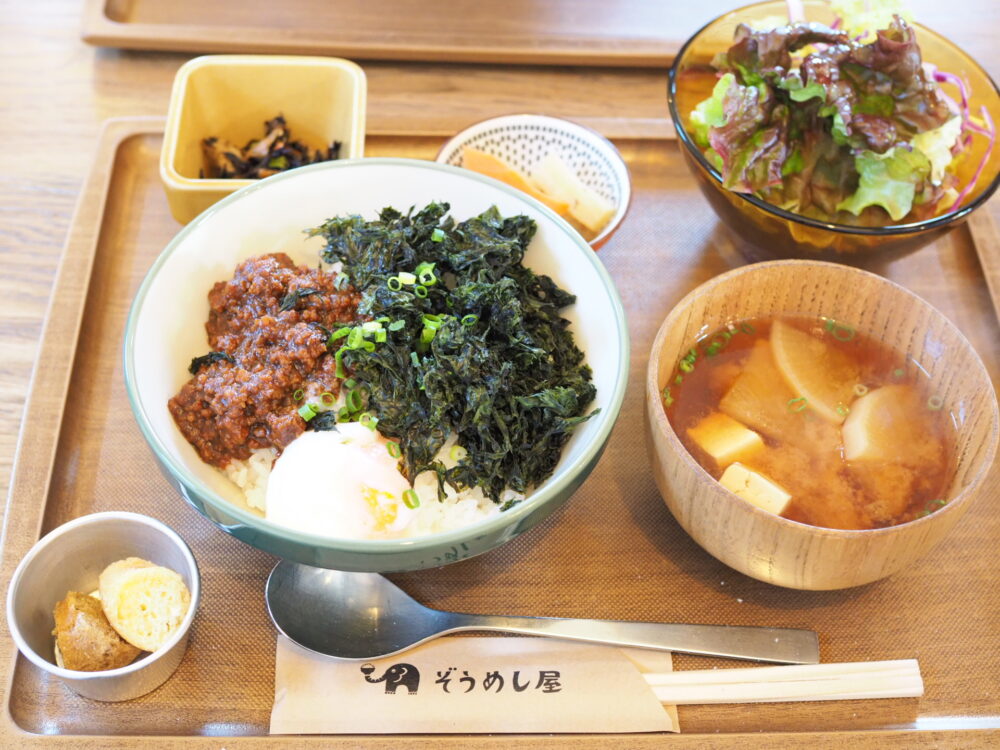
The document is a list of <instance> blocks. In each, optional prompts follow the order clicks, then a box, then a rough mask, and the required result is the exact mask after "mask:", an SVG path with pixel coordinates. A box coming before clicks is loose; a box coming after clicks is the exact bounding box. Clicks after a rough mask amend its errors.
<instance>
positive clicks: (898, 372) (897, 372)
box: [892, 367, 905, 378]
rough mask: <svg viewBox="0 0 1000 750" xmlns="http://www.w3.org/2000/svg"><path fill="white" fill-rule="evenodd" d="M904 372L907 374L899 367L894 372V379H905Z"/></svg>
mask: <svg viewBox="0 0 1000 750" xmlns="http://www.w3.org/2000/svg"><path fill="white" fill-rule="evenodd" d="M904 372H905V370H903V368H902V367H897V368H896V369H895V370H893V371H892V376H893V377H894V378H901V377H903V373H904Z"/></svg>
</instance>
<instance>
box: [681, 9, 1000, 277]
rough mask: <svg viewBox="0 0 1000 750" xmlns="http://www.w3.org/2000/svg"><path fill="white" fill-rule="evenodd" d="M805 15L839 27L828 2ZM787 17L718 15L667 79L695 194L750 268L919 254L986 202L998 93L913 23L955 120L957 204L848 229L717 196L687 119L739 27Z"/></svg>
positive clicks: (950, 201) (999, 177)
mask: <svg viewBox="0 0 1000 750" xmlns="http://www.w3.org/2000/svg"><path fill="white" fill-rule="evenodd" d="M803 12H804V18H803V20H805V21H809V22H818V23H821V24H824V25H831V24H834V25H836V24H837V23H838V21H837V19H836V17H835V15H834V12H833V10H832V9H831V8H830V6H829V4H828V3H826V2H819V1H818V0H807V2H805V3H803ZM787 14H788V6H786V4H785V3H784V2H780V1H771V2H762V3H758V4H755V5H749V6H746V7H743V8H739V9H736V10H733V11H730V12H729V13H726V14H724V15H722V16H719V17H718V18H716V19H715V20H713V21H711V22H709V23H708V24H707V25H705V26H704V27H703V28H702V29H700V30H699V31H697V32H696V33H695V34H694V35H693V36H692V37H691V38H690V39H689V40H688V41H687V43H686V44H685V45H684V46H683V47H682V49H681V51H680V52H679V53H678V55H677V57H676V59H675V61H674V64H673V67H672V68H671V69H670V74H669V82H668V89H667V100H668V106H669V109H670V116H671V118H672V119H673V122H674V125H675V128H676V131H677V137H678V139H679V141H680V144H681V153H682V154H683V156H684V159H685V161H686V163H687V165H688V167H689V169H690V171H691V173H692V175H693V176H694V177H695V179H696V180H697V182H698V186H699V188H700V190H701V192H702V193H703V194H704V196H705V197H706V199H707V200H708V202H709V204H710V205H711V206H712V208H713V209H714V210H715V212H716V213H717V214H718V216H719V218H720V219H721V220H722V221H723V223H724V224H725V225H726V226H727V227H728V228H729V229H730V230H731V232H732V234H733V235H735V239H736V245H737V247H738V248H739V249H740V251H741V252H742V253H743V254H744V255H745V256H746V257H747V258H748V259H749V260H769V259H780V258H811V259H818V260H833V261H838V262H842V263H863V262H864V261H866V260H868V259H872V258H877V259H879V260H884V259H888V258H890V257H896V256H899V255H902V254H905V253H908V252H912V251H914V250H917V249H919V248H920V247H922V246H924V245H926V244H927V243H929V242H931V241H932V240H934V239H935V238H936V237H939V236H940V235H941V234H943V233H945V232H947V231H948V230H950V229H951V228H952V227H954V226H956V225H957V224H959V223H960V222H962V221H963V220H964V219H965V218H966V217H967V216H968V215H969V214H970V213H972V212H973V211H975V210H976V209H978V208H979V207H980V206H982V205H983V204H984V203H986V201H987V200H988V199H989V198H990V196H991V195H992V194H993V193H994V191H995V190H996V189H997V186H998V184H1000V149H997V148H995V146H994V140H995V133H996V130H995V123H996V122H997V120H998V118H1000V92H998V89H997V86H996V84H995V83H994V82H993V81H992V80H991V79H990V76H989V75H988V74H987V73H986V71H984V70H983V68H982V67H980V66H979V65H978V64H977V63H976V62H975V61H974V60H972V59H971V58H970V57H969V56H968V55H966V54H965V53H964V52H962V50H961V49H959V48H958V47H957V46H955V45H954V44H952V43H951V42H949V41H948V40H947V39H945V38H944V37H942V36H940V35H939V34H936V33H935V32H933V31H931V30H930V29H927V28H925V27H923V26H920V25H919V24H917V23H912V24H910V25H911V27H912V28H913V29H914V30H915V32H916V41H917V44H918V45H919V47H920V51H921V53H922V56H923V61H924V64H925V67H926V66H928V65H929V66H932V67H931V68H930V69H931V70H933V71H934V73H933V75H934V77H935V79H936V80H937V81H938V82H939V83H942V86H941V88H942V91H943V92H944V93H945V94H946V95H947V96H948V97H950V98H951V99H952V100H953V101H954V102H955V107H956V108H957V109H958V110H960V112H961V113H962V116H963V130H962V135H961V141H962V142H963V143H964V145H963V146H962V148H961V149H960V150H959V151H958V153H957V155H956V156H955V157H954V160H953V162H952V163H951V165H949V170H951V171H953V172H954V174H955V176H956V178H957V186H958V191H959V195H957V196H954V197H952V198H948V197H945V198H942V199H941V201H940V202H939V207H938V209H937V210H936V211H935V213H934V214H933V215H932V216H930V217H927V218H924V219H922V220H920V221H909V220H908V219H906V217H904V218H903V219H902V220H901V223H889V224H886V225H878V226H856V225H851V224H846V223H837V222H836V221H833V220H827V219H820V218H813V217H809V216H805V215H802V214H800V213H796V212H794V211H792V210H786V209H785V208H782V207H780V206H777V205H774V204H772V203H769V202H767V201H765V200H763V199H762V198H760V197H758V196H757V195H755V194H751V193H749V192H736V191H734V190H730V189H727V188H726V187H724V185H723V176H722V174H721V172H720V170H719V168H718V167H717V166H716V164H715V163H713V161H712V160H711V159H710V158H709V157H708V156H706V153H705V152H704V151H703V148H702V146H701V145H699V143H698V142H697V137H696V135H697V133H696V131H697V128H696V124H695V122H694V121H693V120H692V115H693V113H694V111H695V108H696V107H697V106H698V105H699V104H700V103H701V102H703V101H705V100H706V99H708V98H709V97H711V96H712V95H713V88H714V86H715V84H716V82H717V80H718V75H717V74H716V71H715V69H714V68H713V67H712V61H713V58H714V57H715V56H716V55H717V54H718V53H722V52H725V51H726V50H728V49H729V48H730V46H731V45H732V44H733V34H734V31H735V30H736V28H737V26H739V25H740V24H748V25H749V26H751V27H752V28H755V29H764V28H770V27H775V26H781V25H784V24H787V23H788V15H787ZM793 106H796V104H795V102H793ZM970 117H971V118H972V119H971V120H970ZM956 198H957V200H956ZM841 213H843V212H841ZM834 218H836V217H834ZM886 218H888V216H886Z"/></svg>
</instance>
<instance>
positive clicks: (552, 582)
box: [0, 119, 1000, 750]
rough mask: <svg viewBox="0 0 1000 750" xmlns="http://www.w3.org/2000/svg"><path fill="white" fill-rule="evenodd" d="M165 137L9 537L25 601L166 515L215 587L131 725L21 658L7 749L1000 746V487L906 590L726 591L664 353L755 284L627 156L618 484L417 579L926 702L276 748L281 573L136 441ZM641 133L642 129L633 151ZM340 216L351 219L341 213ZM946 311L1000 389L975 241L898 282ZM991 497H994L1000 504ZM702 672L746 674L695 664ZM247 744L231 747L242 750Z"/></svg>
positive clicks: (116, 214)
mask: <svg viewBox="0 0 1000 750" xmlns="http://www.w3.org/2000/svg"><path fill="white" fill-rule="evenodd" d="M162 125H163V123H162V121H161V120H150V119H146V120H118V121H111V122H109V123H108V125H107V127H106V128H105V130H104V132H103V135H102V138H101V144H100V150H99V154H98V159H97V162H96V165H95V167H94V169H93V172H92V174H91V176H90V178H89V180H88V182H87V184H86V185H85V187H84V190H83V193H82V195H81V198H80V203H79V206H78V209H77V213H76V216H75V218H74V221H73V223H72V227H71V230H70V234H69V239H68V241H67V245H66V249H65V253H64V256H63V260H62V266H61V269H60V272H59V276H58V279H57V282H56V286H55V291H54V294H53V297H52V303H51V308H50V311H49V316H48V320H47V324H46V328H45V333H44V336H43V340H42V344H41V348H40V354H39V359H38V366H37V368H36V373H35V377H34V381H33V385H32V391H31V394H30V398H29V400H28V407H27V411H26V414H27V418H26V420H25V424H24V427H23V430H22V434H21V440H20V445H19V450H18V455H17V458H16V464H15V470H14V476H13V480H12V485H11V494H10V497H9V500H8V507H7V515H6V538H5V543H4V548H3V558H2V569H3V581H4V586H5V587H6V583H7V582H8V581H9V579H10V574H11V572H12V571H13V569H14V567H15V566H16V564H17V562H18V561H19V560H20V559H21V557H22V556H23V555H24V554H25V552H26V551H27V550H28V548H29V547H30V546H31V545H32V544H33V543H34V541H35V540H37V539H38V537H39V535H40V534H42V533H45V532H47V531H49V530H51V529H52V528H54V527H56V526H58V525H60V524H62V523H64V522H66V521H68V520H70V519H72V518H75V517H77V516H79V515H81V514H84V513H89V512H94V511H101V510H110V509H120V510H133V511H138V512H142V513H147V514H149V515H152V516H154V517H156V518H159V519H161V520H163V521H164V522H166V523H168V524H169V525H171V526H172V527H173V528H175V529H176V530H177V531H178V532H179V533H180V534H181V535H182V536H183V537H184V538H185V539H186V540H187V542H188V543H189V544H190V545H191V547H192V549H193V550H194V553H195V556H196V557H197V559H198V563H199V565H200V567H201V571H202V576H203V581H202V582H203V598H202V607H201V610H200V612H199V616H198V618H197V619H196V621H195V624H194V629H193V631H192V638H191V646H190V649H189V650H188V653H187V655H186V657H185V659H184V661H183V663H182V664H181V666H180V669H179V670H178V672H177V673H176V674H175V675H174V677H173V678H172V679H171V680H169V681H168V682H167V683H166V684H165V685H164V686H163V687H161V688H160V689H158V690H156V691H154V692H153V693H151V694H149V695H147V696H144V697H142V698H140V699H138V700H135V701H131V702H128V703H124V704H101V703H95V702H91V701H87V700H84V699H81V698H78V697H76V696H75V695H73V694H71V693H70V692H69V691H68V690H66V689H65V688H64V687H63V686H62V684H61V683H59V682H58V681H57V680H50V679H48V678H46V676H45V675H43V674H42V673H41V672H40V671H39V670H38V669H36V668H35V667H34V666H32V665H31V664H30V663H29V662H27V661H26V660H25V659H24V658H23V657H21V656H19V655H18V654H17V652H16V651H15V650H14V648H13V645H12V644H11V643H10V641H9V640H8V641H7V643H8V648H7V649H5V650H4V651H3V652H2V653H0V678H2V682H0V684H4V685H6V687H7V691H6V700H7V711H6V712H5V714H4V718H3V720H2V722H0V746H2V747H8V746H13V745H15V744H16V745H18V746H31V745H33V744H35V743H44V744H45V745H50V744H51V745H54V744H60V743H62V744H64V745H66V746H67V747H73V748H96V747H102V748H103V747H121V748H124V747H134V746H136V744H140V743H139V742H138V739H139V738H140V737H142V738H143V741H142V743H141V744H142V745H143V746H144V747H145V746H150V747H162V748H167V747H178V748H179V747H184V748H187V747H192V746H194V747H206V748H207V747H213V748H218V747H220V746H225V747H227V748H234V747H237V748H238V747H243V746H248V745H256V746H258V747H267V748H272V747H288V748H292V747H296V748H297V747H302V746H317V747H318V746H322V747H345V748H346V747H366V748H386V749H388V748H394V749H395V748H417V747H420V748H432V747H442V746H447V747H472V748H500V747H509V746H511V744H512V743H513V744H515V745H517V746H519V747H520V746H529V745H531V746H536V745H537V746H539V747H546V748H551V747H563V746H567V747H568V746H570V745H572V746H574V747H583V748H620V749H622V750H624V749H625V748H629V749H630V750H631V749H632V748H652V747H659V746H661V745H666V744H670V745H671V746H674V747H678V748H698V749H699V750H705V749H706V748H707V749H709V750H711V749H712V748H728V749H730V750H731V749H734V748H760V747H765V746H766V747H769V748H810V749H813V748H819V747H830V748H833V747H838V748H839V747H842V746H844V745H845V744H848V743H849V744H850V746H851V747H855V748H913V747H920V746H933V747H938V748H969V747H985V746H988V745H996V743H1000V651H998V650H997V648H996V645H997V627H998V623H1000V587H998V586H997V583H998V572H997V566H996V549H997V544H998V540H1000V514H998V513H997V507H996V501H997V499H998V497H1000V493H998V485H1000V482H998V479H1000V477H998V472H997V471H996V470H995V469H994V472H993V475H992V476H991V478H990V482H991V490H987V492H986V493H985V496H984V497H983V498H982V501H981V502H980V503H979V504H978V505H977V506H976V507H973V508H972V509H971V510H970V511H969V513H968V514H967V516H966V517H965V518H964V519H963V520H962V521H961V522H960V524H959V525H958V527H957V528H956V529H955V531H954V532H953V534H952V535H951V536H950V537H949V538H948V539H947V540H946V541H945V542H944V543H943V544H942V545H941V546H940V547H938V548H937V549H936V550H934V551H933V552H932V553H931V554H930V555H929V556H927V557H926V558H925V559H924V560H923V561H922V562H920V563H919V564H917V565H915V566H913V568H912V569H910V570H907V571H905V572H903V573H900V574H899V575H897V576H895V577H894V578H892V579H890V580H887V581H882V582H879V583H876V584H872V585H870V586H866V587H863V588H859V589H856V590H850V591H840V592H823V593H815V592H813V593H810V592H796V591H790V590H784V589H779V588H775V587H772V586H768V585H766V584H763V583H760V582H757V581H754V580H752V579H749V578H746V577H744V576H742V575H739V574H737V573H735V572H734V571H732V570H730V569H728V568H726V567H725V566H723V565H722V564H721V563H719V562H717V561H716V560H714V559H713V558H711V557H710V556H709V555H708V554H706V553H704V552H703V551H702V550H701V549H700V548H698V547H697V546H696V545H695V544H694V543H693V542H692V541H691V540H690V539H689V538H688V537H687V536H686V535H685V534H684V532H683V531H682V530H681V529H680V528H679V526H677V524H676V523H675V522H674V521H673V519H672V518H671V516H670V515H669V513H668V512H667V510H666V508H665V507H664V505H663V503H662V502H661V500H660V498H659V496H658V494H657V492H656V488H655V486H654V485H653V481H652V478H651V476H650V474H649V471H648V468H647V464H646V461H647V459H646V450H645V437H644V432H643V424H642V411H643V398H644V395H643V388H642V383H643V373H644V370H645V366H646V352H647V350H648V347H649V345H650V342H651V340H652V338H653V334H654V333H655V330H656V328H657V326H658V325H659V323H660V321H661V320H662V319H663V317H664V316H665V315H666V313H667V311H668V310H669V309H670V308H671V307H672V306H673V304H674V303H675V302H676V301H677V300H678V299H679V298H680V297H681V296H682V295H683V294H684V293H685V292H686V291H688V290H689V289H690V288H691V287H692V286H694V285H695V284H698V283H700V282H702V281H704V280H706V279H708V278H710V277H711V276H713V275H715V274H717V273H719V272H721V271H724V270H726V269H728V268H730V267H732V266H735V265H738V264H739V263H740V262H741V261H740V260H739V258H738V257H737V256H736V254H735V253H734V251H733V249H732V247H731V246H730V244H729V241H728V236H727V235H726V233H725V231H724V230H723V229H722V228H721V227H720V226H719V225H718V223H717V221H716V219H715V216H714V215H713V214H712V212H711V210H710V209H709V207H708V205H707V204H706V203H705V201H704V200H703V198H702V197H701V195H700V194H699V193H698V192H697V190H696V189H695V186H694V183H693V181H692V180H691V179H690V178H689V176H688V174H687V171H686V169H685V167H684V165H683V164H682V161H681V157H680V154H679V153H678V152H677V150H676V146H675V144H674V143H672V142H670V141H665V140H662V139H655V138H654V139H633V140H627V139H619V140H618V146H619V147H620V149H621V150H622V153H623V155H624V157H625V158H626V160H627V161H628V163H629V166H630V169H631V171H632V178H633V181H634V197H633V206H632V210H631V213H630V214H629V217H628V219H627V220H626V222H625V224H624V225H623V226H622V228H621V230H620V231H619V232H618V234H617V235H616V236H615V238H614V239H613V240H612V242H611V243H609V244H608V245H607V246H606V247H605V248H604V249H603V250H602V251H601V254H600V257H601V259H602V260H603V261H604V262H605V264H606V265H607V266H608V268H609V270H610V272H611V274H612V276H613V277H614V278H615V280H616V283H617V284H618V285H619V288H620V290H621V291H622V296H623V298H624V300H625V304H626V308H627V314H628V319H629V325H630V332H631V336H632V351H633V356H632V363H631V375H630V380H631V382H630V388H629V391H628V394H627V396H626V401H625V405H624V407H623V409H622V413H621V417H620V419H619V421H618V424H617V426H616V428H615V431H614V434H613V436H612V439H611V441H610V443H609V445H608V448H607V451H606V453H605V455H604V458H603V459H602V461H601V463H600V464H599V466H598V467H597V469H596V470H595V471H594V473H593V475H592V476H591V478H590V479H589V480H588V481H587V483H586V484H585V485H584V486H583V488H582V489H581V490H580V491H579V492H578V493H577V495H576V496H575V497H574V498H573V499H572V500H571V501H570V502H569V503H568V504H567V506H566V507H565V508H564V509H563V510H561V511H560V512H558V513H557V514H556V515H555V516H554V517H553V518H552V519H550V520H549V521H547V522H546V523H544V524H543V525H541V526H539V527H538V528H536V529H534V530H532V531H531V532H528V533H526V534H524V535H523V536H521V537H519V538H517V539H516V540H514V541H513V542H511V543H510V544H508V545H506V546H504V547H502V548H500V549H497V550H494V551H493V552H491V553H489V554H486V555H482V556H480V557H478V558H474V559H472V560H467V561H464V562H461V563H456V564H454V565H449V566H446V567H444V568H440V569H437V570H428V571H422V572H418V573H411V574H406V575H399V576H394V578H395V579H397V580H398V581H399V582H400V583H402V584H403V585H404V586H405V588H406V589H407V590H409V591H410V592H411V593H412V594H413V595H414V596H415V597H416V598H417V599H418V600H420V601H423V602H426V603H427V604H429V605H431V606H436V607H442V608H446V609H454V610H459V611H463V610H464V611H471V612H476V611H482V612H509V613H512V614H537V615H566V616H579V617H605V618H621V619H635V620H665V621H671V620H675V621H681V622H683V621H687V622H714V623H729V624H734V625H744V624H745V625H776V626H787V627H808V628H813V629H816V630H817V631H818V632H819V634H820V642H821V648H822V657H823V660H824V661H855V660H866V659H899V658H910V657H917V658H919V660H920V664H921V667H922V670H923V675H924V679H925V681H926V687H927V692H926V694H925V695H924V697H923V698H921V699H906V700H882V701H848V702H838V703H793V704H784V705H778V704H775V705H759V706H690V707H682V708H681V709H680V718H681V728H682V731H683V732H684V734H682V735H679V736H670V737H662V736H652V735H626V736H607V735H601V736H578V737H573V738H560V737H552V736H538V737H524V738H510V737H447V736H433V737H383V738H379V737H365V738H357V737H354V738H345V737H312V738H300V737H293V738H276V737H267V736H264V735H266V732H267V726H268V717H269V712H270V707H271V703H272V699H273V669H274V630H273V628H272V626H271V624H270V622H269V621H268V619H267V614H266V612H265V608H264V597H263V587H264V580H265V577H266V576H267V573H268V571H269V570H270V568H271V566H272V565H273V563H274V562H275V561H274V559H273V558H272V557H270V556H268V555H266V554H264V553H262V552H259V551H257V550H255V549H252V548H250V547H248V546H246V545H244V544H242V543H240V542H238V541H236V540H235V539H233V538H231V537H229V536H227V535H225V534H223V533H222V532H220V531H219V530H218V529H216V528H215V527H214V526H213V525H212V524H211V523H210V522H209V521H207V520H206V519H204V518H202V517H201V516H200V515H198V514H197V513H196V512H195V511H194V510H192V509H191V508H190V507H188V506H187V505H186V504H185V503H184V502H183V501H182V500H181V499H180V497H178V496H177V495H176V493H175V492H174V491H173V490H172V489H171V488H170V487H168V485H167V484H166V482H165V480H164V479H163V478H162V477H161V476H160V475H159V473H158V471H157V470H156V467H155V465H154V462H153V458H152V455H151V454H150V452H149V449H148V448H147V447H146V445H145V443H144V442H143V441H142V439H141V437H140V435H139V431H138V429H137V427H136V425H135V423H134V421H133V418H132V415H131V412H130V411H129V407H128V404H127V401H126V397H125V391H124V385H123V382H122V373H121V360H120V348H121V337H122V332H123V327H124V321H125V316H126V313H127V310H128V305H129V303H130V301H131V299H132V296H133V294H134V292H135V290H136V288H137V287H138V285H139V283H140V281H141V279H142V277H143V275H144V274H145V272H146V270H147V269H148V267H149V266H150V264H151V263H152V261H153V259H154V258H155V257H156V255H157V254H158V253H159V251H160V250H161V249H162V248H163V247H164V245H165V244H166V243H167V242H168V241H169V239H170V238H171V237H172V236H173V235H174V234H175V233H176V232H177V230H178V229H179V228H180V227H179V225H178V224H176V223H175V222H174V221H173V219H171V218H170V214H169V212H168V210H167V204H166V200H165V197H164V194H163V190H162V188H161V186H160V183H159V179H158V177H157V169H156V166H157V159H158V154H159V149H160V144H161V132H162ZM626 130H627V129H626ZM441 142H442V138H440V137H427V136H421V137H414V136H388V135H386V136H372V137H371V138H370V139H369V142H368V153H369V155H372V156H375V155H409V156H417V157H424V158H432V157H433V155H434V154H435V153H436V151H437V148H438V146H439V145H440V143H441ZM335 211H336V207H331V213H334V212H335ZM881 270H882V272H884V273H886V274H887V275H888V276H889V277H890V278H893V279H895V280H896V281H899V282H902V283H904V284H906V285H907V286H909V287H910V288H912V289H913V290H914V291H916V292H917V293H918V294H920V295H922V296H923V297H925V298H926V299H928V300H930V301H931V302H932V303H933V304H935V305H937V306H938V307H939V308H940V309H941V310H942V311H943V312H944V313H945V314H947V315H948V316H949V317H950V318H951V319H952V320H953V321H954V322H955V323H956V324H957V325H958V326H959V327H960V328H961V329H962V330H963V331H964V332H965V333H966V334H967V335H968V336H969V338H970V339H971V340H972V343H973V344H974V345H975V346H976V347H977V348H978V350H979V352H980V353H981V355H982V356H983V359H984V360H985V362H986V365H987V368H988V369H989V371H990V375H991V377H992V378H993V381H994V383H997V382H998V379H1000V329H998V326H997V320H996V318H995V317H994V316H993V314H992V311H991V309H990V300H989V295H988V292H987V289H986V285H985V283H984V280H983V277H982V273H981V269H980V266H979V264H978V261H977V259H976V254H975V250H974V247H973V242H972V240H971V237H970V234H969V232H968V231H967V230H966V229H958V230H956V231H954V232H952V233H951V234H949V235H947V236H946V237H945V238H943V239H941V240H939V241H938V242H937V243H936V244H935V245H933V246H931V247H928V248H927V249H925V250H923V251H921V252H919V253H917V254H915V255H912V256H910V257H908V258H905V259H902V260H899V261H896V262H894V263H891V264H889V265H888V266H887V267H885V268H883V269H881ZM991 495H992V496H991ZM675 663H676V665H677V667H678V668H680V669H688V668H696V667H708V666H720V667H725V666H733V665H735V663H727V662H723V661H717V660H709V659H699V658H695V657H687V656H678V657H677V658H676V662H675ZM223 737H224V738H225V739H222V738H223Z"/></svg>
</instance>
